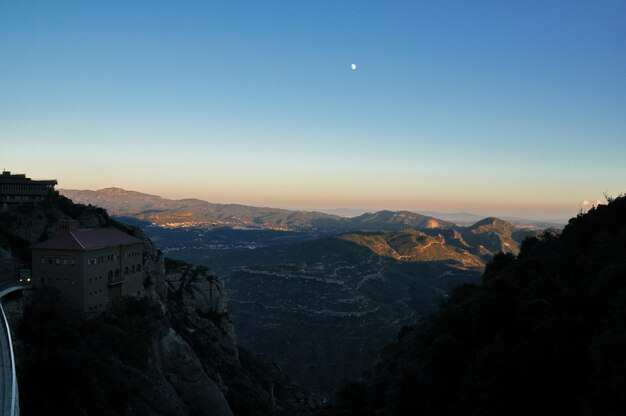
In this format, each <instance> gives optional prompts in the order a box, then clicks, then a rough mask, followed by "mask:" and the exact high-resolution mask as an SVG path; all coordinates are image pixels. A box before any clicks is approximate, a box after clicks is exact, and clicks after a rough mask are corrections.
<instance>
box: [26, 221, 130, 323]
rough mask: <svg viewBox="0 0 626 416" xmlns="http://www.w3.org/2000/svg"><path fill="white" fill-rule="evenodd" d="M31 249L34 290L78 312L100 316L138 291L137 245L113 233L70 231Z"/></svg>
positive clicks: (105, 230) (111, 230) (72, 227)
mask: <svg viewBox="0 0 626 416" xmlns="http://www.w3.org/2000/svg"><path fill="white" fill-rule="evenodd" d="M68 224H69V227H68V228H69V229H68V231H67V232H65V233H63V234H60V235H58V236H56V237H52V238H50V239H49V240H46V241H44V242H42V243H39V244H37V245H35V246H33V247H32V261H33V263H32V270H33V273H32V279H33V285H34V286H35V287H53V288H56V289H58V290H59V291H60V292H61V296H62V297H63V298H65V299H66V300H67V301H68V302H70V303H72V304H74V305H75V306H77V307H78V308H80V309H82V310H84V311H89V312H100V311H102V310H104V309H105V308H106V306H107V305H108V304H109V303H110V302H111V301H112V300H114V299H117V298H119V297H121V296H124V295H131V296H134V295H139V294H140V293H141V290H142V288H143V261H142V259H143V242H142V241H141V240H140V239H138V238H135V237H133V236H131V235H129V234H126V233H124V232H122V231H120V230H118V229H117V228H98V229H80V230H79V229H75V225H76V224H73V223H71V222H70V223H68Z"/></svg>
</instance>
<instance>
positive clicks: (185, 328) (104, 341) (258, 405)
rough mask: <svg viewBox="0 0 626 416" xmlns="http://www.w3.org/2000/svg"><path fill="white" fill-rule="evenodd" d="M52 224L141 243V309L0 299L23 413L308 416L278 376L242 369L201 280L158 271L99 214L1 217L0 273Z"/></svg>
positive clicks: (148, 248)
mask: <svg viewBox="0 0 626 416" xmlns="http://www.w3.org/2000/svg"><path fill="white" fill-rule="evenodd" d="M62 218H73V219H78V220H79V221H80V224H81V227H83V228H96V227H102V226H115V227H118V228H120V229H122V230H123V231H126V232H128V233H129V234H132V235H134V236H136V237H139V238H141V239H143V241H144V245H145V255H144V259H143V262H144V272H145V279H144V286H145V288H144V293H143V295H142V297H141V298H139V299H133V300H126V301H124V302H122V303H121V304H119V305H114V306H112V307H111V308H109V310H108V311H107V312H106V313H104V314H103V315H101V316H86V315H82V314H79V313H77V312H75V311H71V310H68V309H66V308H65V306H64V305H63V302H62V300H60V299H58V296H57V295H56V294H55V293H49V292H48V291H46V290H43V291H35V292H34V293H30V294H28V293H27V294H24V295H23V296H16V297H14V298H8V299H4V300H3V304H5V305H6V308H7V310H8V313H9V314H10V320H11V321H12V327H13V328H14V330H15V332H16V338H15V345H16V356H17V360H18V366H19V367H18V376H19V377H20V388H21V391H20V397H21V398H22V402H23V404H22V408H23V410H24V413H25V414H44V413H45V414H54V413H55V409H56V410H59V411H61V410H62V409H74V410H75V411H76V413H79V414H80V413H82V414H92V411H94V410H95V409H97V411H98V414H133V415H135V414H145V415H194V414H203V415H220V416H222V415H224V416H229V415H233V414H255V415H263V414H281V413H285V414H306V413H307V412H308V411H307V410H306V409H303V408H302V406H301V405H300V402H302V401H303V398H304V395H303V394H302V393H300V392H299V391H298V389H297V388H296V387H295V386H293V385H291V384H290V383H289V382H287V380H286V379H285V377H284V376H283V375H282V374H281V373H280V371H279V370H277V369H275V368H272V367H269V366H267V368H269V370H268V371H263V370H261V371H260V369H262V368H264V367H263V364H262V363H258V362H257V361H256V360H255V359H254V358H253V357H252V356H250V355H249V354H246V359H245V360H244V362H243V364H242V360H240V357H239V350H238V348H237V343H236V337H235V330H234V328H233V325H232V322H231V320H230V317H229V315H228V311H227V309H226V304H227V299H226V291H225V289H224V286H223V284H222V282H221V281H220V280H219V279H218V278H217V277H216V276H215V275H214V274H213V273H212V272H211V271H210V270H208V269H206V268H204V267H200V266H192V265H189V264H186V263H183V262H174V261H169V260H168V259H166V258H165V257H164V255H163V254H162V253H161V252H160V251H159V250H158V249H157V247H156V246H155V245H154V244H153V243H152V242H151V241H150V240H149V239H148V238H146V237H145V236H144V235H143V233H142V232H141V231H140V230H139V229H135V228H131V227H128V226H125V225H122V224H119V223H116V222H114V221H112V220H111V219H110V218H109V217H108V215H107V213H106V211H104V210H101V209H97V208H93V207H85V206H81V205H75V204H72V203H71V201H69V200H67V199H65V198H63V197H55V198H51V199H50V200H48V201H46V202H45V203H44V204H42V205H40V206H24V207H16V208H12V209H11V210H10V211H8V212H4V213H2V214H0V249H1V251H0V256H1V257H2V258H3V259H4V261H3V262H2V264H3V265H4V266H5V268H6V269H7V271H8V270H9V269H13V270H15V269H16V268H17V267H25V266H28V263H29V261H30V254H29V249H28V248H29V246H30V245H32V244H35V243H37V242H39V241H42V240H44V239H46V238H49V237H51V236H53V235H55V234H57V233H59V232H60V231H59V227H58V221H59V220H60V219H62ZM95 363H97V364H95ZM274 390H275V391H274ZM34 396H36V397H37V399H36V400H37V401H38V402H37V403H35V402H34V400H35V399H34ZM112 396H115V397H112ZM94 406H95V407H94Z"/></svg>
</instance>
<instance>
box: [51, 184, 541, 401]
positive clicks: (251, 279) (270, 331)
mask: <svg viewBox="0 0 626 416" xmlns="http://www.w3.org/2000/svg"><path fill="white" fill-rule="evenodd" d="M63 192H65V193H67V191H63ZM89 192H92V193H89ZM90 195H91V197H93V199H89V198H88V197H89V196H90ZM96 195H99V196H98V197H97V198H95V196H96ZM111 195H113V196H111ZM79 198H80V201H81V202H83V203H91V204H94V205H98V204H102V205H104V206H106V207H108V208H109V209H115V210H116V211H114V212H115V213H116V214H117V216H116V217H115V218H116V219H117V220H118V221H122V222H125V223H128V224H131V225H134V226H138V227H140V228H141V229H142V230H143V231H144V233H145V234H146V235H147V236H148V237H150V238H151V240H152V241H154V243H155V244H156V245H157V246H158V247H159V248H160V249H161V251H163V252H164V253H165V254H166V255H167V256H168V257H171V258H174V259H179V260H184V261H186V262H189V263H193V264H200V265H203V266H207V267H209V268H211V269H212V270H214V271H215V273H216V274H217V275H218V276H220V278H221V279H222V280H223V281H224V283H225V287H226V290H227V293H228V296H229V311H230V314H231V317H232V319H233V321H234V324H235V327H236V329H237V336H238V340H237V342H238V344H239V345H241V346H243V347H244V348H247V349H249V350H251V351H254V352H255V353H256V354H259V355H260V356H261V357H262V358H264V359H267V360H269V361H272V362H275V363H276V364H277V365H278V366H279V367H280V368H281V369H282V370H283V371H285V373H286V374H288V375H289V376H291V377H293V378H294V379H295V380H296V381H297V382H299V383H300V384H301V385H303V386H305V388H307V389H309V390H310V391H312V392H314V393H315V394H317V395H320V396H321V397H326V398H330V397H332V396H333V395H334V394H335V393H336V391H337V390H338V389H339V388H340V387H341V386H342V385H344V384H345V383H346V382H348V381H349V380H353V379H356V378H358V377H359V376H360V374H361V373H362V371H364V370H365V369H366V368H368V367H369V365H370V364H371V363H372V361H373V360H374V359H375V358H376V356H377V355H378V354H379V352H380V350H381V348H382V347H383V346H385V345H386V344H388V343H389V342H390V341H391V340H393V339H394V337H395V336H396V334H397V333H398V331H399V330H400V329H401V328H402V327H403V326H410V325H413V324H415V323H416V322H418V321H420V320H422V319H424V318H425V317H427V316H428V315H429V314H431V313H432V312H433V311H435V310H436V309H437V308H438V306H439V304H440V303H441V302H442V301H443V300H445V299H447V298H448V296H449V294H450V293H451V292H452V290H453V289H454V288H455V287H456V286H458V285H460V284H463V283H477V282H479V281H480V276H481V274H482V271H483V269H484V267H485V264H486V263H487V262H488V261H489V260H490V259H491V258H492V257H493V255H494V254H495V253H498V252H508V253H512V254H517V253H518V251H519V247H520V243H521V241H522V240H523V239H524V238H525V237H527V236H534V235H537V233H538V232H539V231H538V230H536V229H533V228H520V227H516V226H513V225H512V224H510V223H508V222H506V221H503V220H500V219H498V218H493V217H489V218H484V219H482V220H480V221H477V222H475V223H474V224H472V225H469V226H459V225H456V224H454V223H451V222H448V221H444V220H440V219H437V218H433V217H429V216H424V215H420V214H416V213H412V212H408V211H398V212H394V211H379V212H375V213H367V214H363V215H360V216H357V217H353V218H342V217H335V216H331V215H325V216H323V217H321V216H317V214H313V213H306V212H291V211H285V210H274V209H270V208H263V209H262V210H264V211H263V212H265V214H267V213H268V212H269V211H270V210H274V211H273V214H272V215H270V216H267V215H266V216H263V217H262V219H261V217H255V215H261V214H260V213H259V211H257V210H258V209H257V208H254V207H244V208H241V207H237V208H236V210H235V211H229V210H228V209H226V208H225V207H221V208H220V209H219V210H217V211H219V214H216V212H217V211H216V210H214V211H212V212H206V211H202V209H204V208H206V209H208V207H210V205H202V204H200V202H203V201H200V202H185V203H183V202H182V201H186V200H181V201H174V202H175V203H176V204H180V205H177V206H175V207H172V205H171V204H174V202H167V201H168V200H165V202H163V201H161V200H160V199H155V198H159V197H155V196H149V195H145V194H139V193H134V192H132V191H122V190H114V191H112V190H110V189H106V190H101V191H81V193H80V196H79ZM85 198H87V199H85ZM122 200H123V201H125V202H123V203H121V202H120V201H122ZM203 204H210V203H204V202H203ZM201 205H202V206H204V208H202V207H201ZM168 206H169V208H168ZM137 210H140V211H137ZM156 211H158V214H157V213H156ZM164 212H166V213H169V214H168V215H170V214H172V213H173V212H176V216H177V218H186V219H187V220H189V221H195V223H194V225H193V226H185V225H184V224H185V223H177V225H176V226H173V225H172V222H171V221H172V218H174V217H170V216H163V215H164V214H163V213H164ZM234 212H239V213H241V212H248V213H250V214H251V215H252V216H250V217H245V216H237V215H236V214H235V213H234ZM215 215H217V216H218V217H219V218H222V219H224V218H230V220H229V221H231V220H232V221H234V220H233V219H234V218H237V221H238V222H231V223H230V224H231V225H230V226H223V224H222V225H220V226H218V225H217V223H216V222H213V223H211V224H210V225H209V224H208V223H204V225H202V224H201V223H200V222H199V221H198V220H199V219H201V218H205V219H206V218H215ZM269 218H272V219H271V220H269ZM278 218H280V220H278ZM220 224H221V223H220ZM235 224H236V225H235ZM280 227H284V229H280Z"/></svg>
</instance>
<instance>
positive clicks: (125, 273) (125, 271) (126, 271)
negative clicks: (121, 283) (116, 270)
mask: <svg viewBox="0 0 626 416" xmlns="http://www.w3.org/2000/svg"><path fill="white" fill-rule="evenodd" d="M127 274H128V266H126V267H124V275H127Z"/></svg>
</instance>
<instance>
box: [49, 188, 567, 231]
mask: <svg viewBox="0 0 626 416" xmlns="http://www.w3.org/2000/svg"><path fill="white" fill-rule="evenodd" d="M60 193H61V194H62V195H64V196H66V197H68V198H70V199H72V200H73V201H74V202H77V203H82V204H91V205H96V206H99V207H102V208H105V209H106V210H107V211H108V212H109V213H111V215H114V216H119V217H130V218H134V219H136V220H141V221H146V222H149V223H152V224H156V225H158V226H161V227H166V228H214V227H251V228H264V229H273V230H283V231H286V230H289V231H322V232H345V231H355V230H363V229H376V230H387V231H401V230H405V229H433V228H458V226H459V225H462V226H468V225H471V224H473V223H475V222H477V221H479V220H481V218H482V217H479V216H476V215H474V214H467V213H457V214H445V213H441V215H443V216H446V217H445V218H438V217H436V216H434V215H424V214H419V213H415V212H410V211H387V210H384V211H378V212H374V213H364V214H362V215H358V216H354V217H345V216H340V215H333V214H327V213H323V212H318V211H293V210H286V209H280V208H268V207H253V206H248V205H241V204H216V203H211V202H207V201H202V200H199V199H178V200H173V199H167V198H162V197H160V196H157V195H150V194H144V193H141V192H135V191H127V190H124V189H121V188H104V189H100V190H97V191H91V190H73V189H61V190H60ZM515 224H516V225H518V226H519V227H522V228H531V229H532V228H534V229H543V228H549V227H555V226H557V227H558V224H552V223H541V222H537V221H534V222H533V221H531V220H520V219H518V221H516V222H515Z"/></svg>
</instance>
